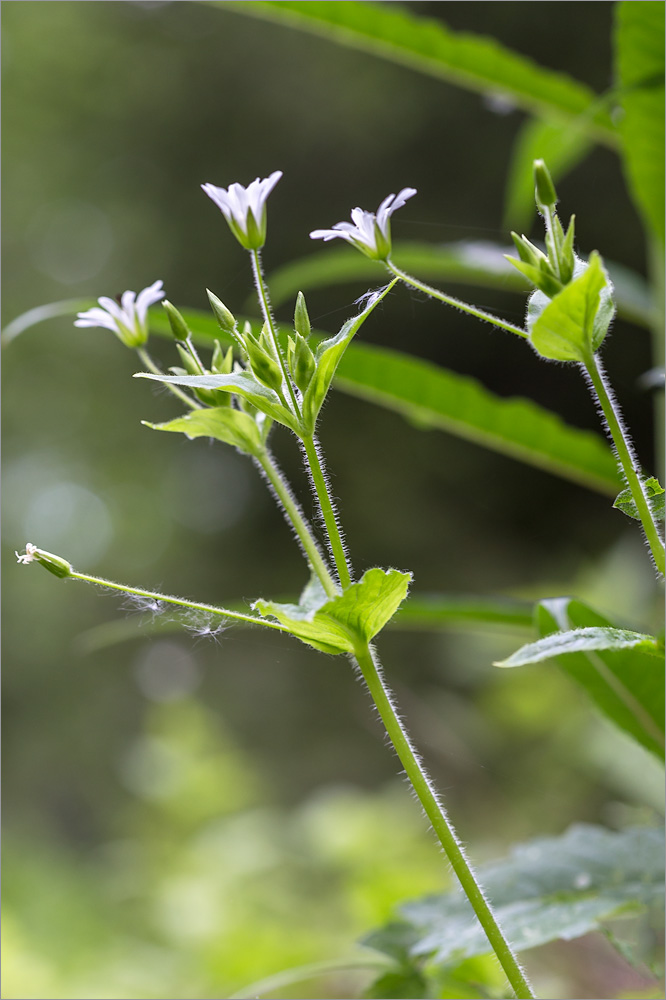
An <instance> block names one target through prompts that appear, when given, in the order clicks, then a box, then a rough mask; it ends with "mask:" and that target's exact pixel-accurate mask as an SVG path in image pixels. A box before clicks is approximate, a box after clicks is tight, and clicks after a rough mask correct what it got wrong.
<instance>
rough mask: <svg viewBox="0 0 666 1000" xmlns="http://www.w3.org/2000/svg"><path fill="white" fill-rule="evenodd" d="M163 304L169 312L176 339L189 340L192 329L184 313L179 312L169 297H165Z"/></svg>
mask: <svg viewBox="0 0 666 1000" xmlns="http://www.w3.org/2000/svg"><path fill="white" fill-rule="evenodd" d="M162 306H163V307H164V311H165V312H166V314H167V319H168V320H169V326H170V327H171V332H172V334H173V335H174V337H175V338H176V340H187V338H188V337H189V336H190V331H189V328H188V326H187V323H186V322H185V320H184V319H183V317H182V315H181V314H180V313H179V312H178V310H177V309H176V307H175V306H174V305H172V304H171V302H169V301H167V299H163V301H162Z"/></svg>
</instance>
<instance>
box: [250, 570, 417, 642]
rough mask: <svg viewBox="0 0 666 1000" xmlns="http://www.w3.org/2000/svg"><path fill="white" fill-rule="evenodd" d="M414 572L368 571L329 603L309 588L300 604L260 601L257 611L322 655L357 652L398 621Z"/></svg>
mask: <svg viewBox="0 0 666 1000" xmlns="http://www.w3.org/2000/svg"><path fill="white" fill-rule="evenodd" d="M411 578H412V575H411V573H400V572H398V570H395V569H390V570H383V569H379V568H375V569H369V570H368V571H367V572H366V573H364V574H363V577H362V578H361V580H359V582H358V583H353V584H351V586H350V587H347V589H346V590H345V591H344V593H343V594H341V595H340V596H339V597H334V598H332V599H330V600H329V599H327V598H326V595H325V594H323V592H322V591H321V590H319V589H318V588H317V587H313V585H308V587H307V588H306V590H305V591H304V593H303V595H302V598H301V603H300V604H277V603H275V602H272V601H256V602H255V604H254V605H253V609H255V610H257V611H259V612H260V614H262V615H264V616H267V615H271V616H272V617H273V618H277V620H278V621H279V622H280V623H281V624H282V625H284V626H285V627H286V628H288V629H289V630H290V631H291V633H292V635H294V636H296V638H298V639H300V640H301V641H302V642H304V643H306V644H307V645H309V646H314V648H315V649H319V650H321V651H322V652H323V653H332V654H337V653H353V652H354V649H355V648H356V646H357V645H358V644H359V643H366V642H369V641H370V640H371V639H372V638H373V637H374V636H375V635H377V633H378V632H380V631H381V629H383V628H384V626H385V625H386V623H387V622H388V621H389V620H390V619H391V618H392V617H393V615H394V614H395V612H396V611H397V609H398V607H399V606H400V604H401V603H402V601H403V600H404V599H405V597H406V595H407V589H408V587H409V583H410V580H411Z"/></svg>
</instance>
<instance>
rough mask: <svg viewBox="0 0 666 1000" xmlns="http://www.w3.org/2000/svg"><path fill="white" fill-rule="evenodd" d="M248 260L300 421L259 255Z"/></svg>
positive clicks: (296, 401) (256, 252) (253, 251)
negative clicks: (250, 261) (250, 263)
mask: <svg viewBox="0 0 666 1000" xmlns="http://www.w3.org/2000/svg"><path fill="white" fill-rule="evenodd" d="M250 258H251V260H252V273H253V274H254V283H255V285H256V288H257V295H258V297H259V305H260V306H261V312H262V315H263V317H264V321H265V323H266V325H267V326H268V329H269V330H270V332H271V339H272V341H273V346H274V348H275V353H276V355H277V358H278V361H279V362H280V368H281V369H282V377H283V379H284V381H285V382H286V383H287V389H288V390H289V396H290V397H291V404H292V408H293V411H294V413H295V414H296V416H297V417H298V418H299V419H300V416H301V410H300V407H299V405H298V400H297V399H296V393H295V391H294V387H293V385H292V382H291V379H290V377H289V372H288V371H287V365H286V362H285V360H284V356H283V354H282V351H281V350H280V341H279V339H278V333H277V327H276V325H275V320H274V319H273V313H272V311H271V303H270V299H269V297H268V287H267V285H266V281H265V279H264V272H263V270H262V267H261V255H260V253H259V251H258V250H251V251H250Z"/></svg>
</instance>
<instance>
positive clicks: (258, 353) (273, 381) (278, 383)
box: [245, 331, 282, 390]
mask: <svg viewBox="0 0 666 1000" xmlns="http://www.w3.org/2000/svg"><path fill="white" fill-rule="evenodd" d="M261 338H262V339H261V340H256V339H255V338H254V337H252V336H249V335H248V336H246V337H245V350H246V352H247V357H248V361H249V362H250V367H251V368H252V371H253V373H254V375H255V376H256V377H257V378H258V379H259V381H260V382H261V383H262V384H263V385H265V386H266V387H267V388H268V389H275V390H277V389H281V387H282V369H281V368H280V365H279V364H278V362H277V361H276V360H275V358H274V357H273V356H272V354H270V353H269V352H268V350H267V349H266V347H265V346H264V345H265V344H266V343H267V342H266V337H265V335H264V333H263V331H262V333H261ZM262 340H263V343H262Z"/></svg>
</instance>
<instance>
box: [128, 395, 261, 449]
mask: <svg viewBox="0 0 666 1000" xmlns="http://www.w3.org/2000/svg"><path fill="white" fill-rule="evenodd" d="M143 423H144V424H145V425H146V427H152V429H153V430H155V431H175V432H178V433H181V434H185V435H186V436H187V437H188V438H198V437H208V438H215V439H216V440H217V441H223V442H224V443H225V444H230V445H233V446H234V448H238V449H240V451H243V452H246V453H247V454H248V455H256V454H258V453H259V452H260V451H261V450H262V448H263V445H262V440H261V432H260V430H259V428H258V427H257V424H256V422H255V421H254V420H253V419H252V417H250V416H249V415H248V414H247V413H242V412H241V411H240V410H233V409H232V408H231V407H230V406H216V407H210V408H207V409H205V410H192V411H191V412H190V413H186V414H185V415H184V416H182V417H176V419H175V420H169V421H168V422H167V423H164V424H151V423H149V422H148V421H147V420H144V421H143Z"/></svg>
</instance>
